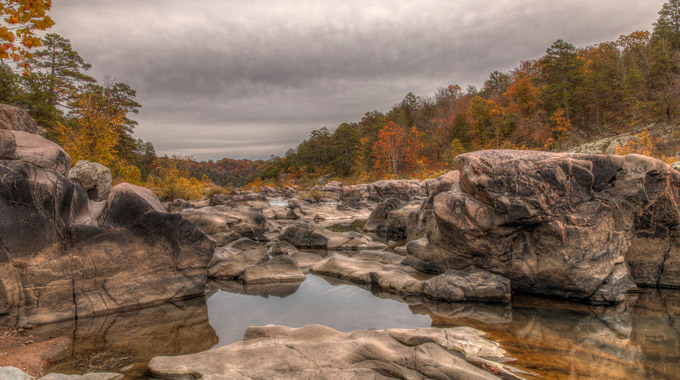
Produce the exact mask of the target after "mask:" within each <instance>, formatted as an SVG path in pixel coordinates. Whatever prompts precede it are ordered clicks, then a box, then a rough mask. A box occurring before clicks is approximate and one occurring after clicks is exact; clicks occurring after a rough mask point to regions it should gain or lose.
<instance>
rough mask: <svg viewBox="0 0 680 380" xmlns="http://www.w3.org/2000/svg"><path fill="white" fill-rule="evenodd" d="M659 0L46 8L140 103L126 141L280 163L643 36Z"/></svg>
mask: <svg viewBox="0 0 680 380" xmlns="http://www.w3.org/2000/svg"><path fill="white" fill-rule="evenodd" d="M663 3H664V0H597V1H593V0H561V1H554V0H493V1H489V0H487V1H480V0H248V1H235V0H234V1H232V0H195V1H186V0H183V1H176V0H163V1H160V0H143V1H140V0H116V1H111V0H55V1H53V8H52V17H53V18H54V20H55V22H56V25H55V26H54V27H53V28H52V29H51V31H52V32H55V33H59V34H61V35H62V36H64V37H66V38H68V39H70V40H71V43H72V45H73V47H74V48H75V49H76V50H77V51H78V52H79V53H80V54H81V55H82V56H83V57H84V58H85V60H86V61H88V62H90V63H92V65H93V68H92V70H91V74H93V75H94V76H95V77H97V78H98V79H103V77H104V76H105V75H109V76H112V77H113V78H114V79H115V80H116V81H119V82H126V83H128V84H130V85H131V86H132V87H133V88H134V89H136V90H137V100H138V101H139V102H140V103H141V104H142V109H141V111H140V114H139V115H137V117H136V120H138V121H139V126H138V127H137V129H136V133H135V136H136V137H140V138H143V139H145V140H147V141H151V142H153V144H154V145H155V147H156V150H157V152H158V153H159V154H172V153H181V154H191V155H193V156H194V157H196V158H197V159H210V158H213V159H218V158H222V157H231V158H251V159H253V158H268V157H269V156H270V155H272V154H277V155H281V154H283V153H284V152H285V151H286V150H287V149H288V148H289V147H292V146H295V145H296V144H297V143H299V142H300V141H301V140H302V139H304V138H306V137H307V135H308V134H309V132H310V131H311V130H313V129H316V128H320V127H323V126H327V127H329V128H334V127H336V126H337V125H339V124H340V123H342V122H344V121H358V120H360V119H361V116H362V115H363V114H364V113H365V112H367V111H371V110H379V111H387V110H388V109H389V108H390V107H391V106H392V105H394V104H396V103H397V102H399V101H400V100H401V99H402V98H403V97H404V95H406V94H407V93H408V92H409V91H412V92H414V93H415V94H416V95H426V96H429V95H432V94H433V93H434V92H435V90H436V89H437V88H440V87H445V86H447V85H449V84H454V83H457V84H460V85H461V86H462V87H463V88H465V87H466V86H467V85H477V86H478V87H479V86H480V85H481V84H482V83H483V82H484V80H485V79H486V78H487V77H488V74H489V73H490V72H492V71H494V70H500V71H506V70H509V69H512V68H513V67H515V66H516V65H517V64H518V63H519V61H520V60H526V59H533V58H538V57H540V56H541V55H542V54H543V53H544V52H545V49H546V48H547V47H548V46H549V45H550V44H551V43H552V42H554V41H555V40H557V39H559V38H562V39H564V40H566V41H568V42H571V43H572V44H574V45H576V46H584V45H589V44H593V43H596V42H601V41H607V40H613V39H615V38H616V37H617V36H618V35H620V34H624V33H626V34H627V33H630V32H632V31H635V30H640V29H645V30H648V29H651V24H652V22H654V20H655V19H656V17H657V12H658V10H659V9H660V8H661V6H662V4H663Z"/></svg>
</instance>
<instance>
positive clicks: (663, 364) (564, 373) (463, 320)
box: [417, 289, 680, 379]
mask: <svg viewBox="0 0 680 380" xmlns="http://www.w3.org/2000/svg"><path fill="white" fill-rule="evenodd" d="M679 307H680V293H679V292H678V291H670V290H661V291H659V290H651V289H645V290H643V292H642V293H641V294H637V295H631V297H630V299H629V300H628V302H627V303H626V304H623V305H620V306H617V307H609V308H608V307H593V306H588V305H583V304H578V303H571V302H564V301H554V300H547V299H542V298H534V297H527V296H518V297H515V298H514V300H513V303H512V315H511V318H509V319H508V320H506V321H504V322H501V321H485V320H481V319H480V318H478V317H477V316H476V315H465V316H463V315H460V314H454V315H445V314H442V313H440V312H439V311H438V310H432V309H430V308H428V307H427V306H426V305H423V306H422V307H418V308H417V309H418V312H421V313H425V314H428V315H430V316H431V317H432V325H433V326H437V327H452V326H460V325H465V326H472V327H475V328H479V329H481V330H484V331H486V332H488V333H489V337H490V338H491V339H492V340H496V341H498V342H499V343H501V345H502V346H503V348H505V349H506V350H508V351H509V352H510V353H511V355H512V356H514V357H516V358H517V359H518V361H517V363H515V364H514V365H515V366H517V367H519V368H523V369H527V370H530V371H533V372H536V373H538V374H540V375H542V376H543V377H544V378H549V379H671V378H677V377H678V373H680V372H679V371H680V330H678V317H680V313H679V311H680V309H679Z"/></svg>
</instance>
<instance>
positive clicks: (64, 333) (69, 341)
mask: <svg viewBox="0 0 680 380" xmlns="http://www.w3.org/2000/svg"><path fill="white" fill-rule="evenodd" d="M312 323H319V324H324V325H327V326H330V327H332V328H335V329H337V330H340V331H352V330H356V329H366V328H380V329H382V328H419V327H429V326H434V327H442V328H445V327H453V326H471V327H475V328H478V329H480V330H483V331H486V332H487V333H488V336H489V338H490V339H492V340H496V341H498V342H500V343H501V344H502V346H503V347H504V348H505V349H506V350H507V351H508V352H509V353H510V355H511V356H513V357H515V358H517V359H518V360H517V361H516V362H514V363H512V365H514V366H516V367H519V368H522V369H526V370H530V371H533V372H535V373H538V374H540V375H541V377H542V378H545V379H673V378H679V377H680V375H679V374H680V291H673V290H663V291H659V290H645V289H643V290H642V292H641V293H639V294H632V295H631V296H630V297H629V300H628V302H627V303H626V304H624V305H620V306H617V307H594V306H588V305H582V304H578V303H572V302H564V301H554V300H548V299H541V298H535V297H528V296H516V297H515V298H514V299H513V303H512V305H508V306H503V305H489V304H476V303H465V304H450V303H438V302H434V301H431V300H427V299H422V298H408V299H402V298H399V297H393V296H390V295H386V294H380V293H377V292H371V290H370V289H364V288H361V287H358V286H355V285H351V284H348V283H345V282H342V281H339V280H337V279H331V278H325V277H319V276H314V275H308V276H307V279H306V281H304V282H302V283H301V284H285V285H277V286H254V287H253V286H249V287H244V286H243V285H242V284H240V283H238V282H233V281H228V282H213V283H211V286H210V290H209V292H208V293H207V294H206V297H199V298H194V299H190V300H186V301H182V302H177V303H173V304H165V305H161V306H157V307H152V308H145V309H141V310H136V311H132V312H127V313H119V314H113V315H108V316H100V317H96V318H84V319H79V320H77V321H73V322H68V323H63V324H57V325H48V326H41V327H38V328H35V329H33V330H32V334H33V335H34V336H36V337H37V338H38V339H55V340H59V339H61V341H62V342H63V349H62V350H60V351H59V352H55V355H54V357H52V358H50V364H49V366H48V368H47V369H48V371H54V372H62V373H84V372H92V371H112V372H122V373H125V374H126V375H127V376H128V377H129V378H140V377H144V374H145V370H146V363H147V362H148V361H149V360H150V359H151V358H152V357H154V356H158V355H180V354H188V353H193V352H198V351H202V350H206V349H209V348H211V347H215V346H222V345H227V344H230V343H233V342H236V341H239V340H241V339H242V337H243V333H244V331H245V329H246V328H247V327H248V326H254V325H267V324H281V325H287V326H292V327H299V326H303V325H307V324H312Z"/></svg>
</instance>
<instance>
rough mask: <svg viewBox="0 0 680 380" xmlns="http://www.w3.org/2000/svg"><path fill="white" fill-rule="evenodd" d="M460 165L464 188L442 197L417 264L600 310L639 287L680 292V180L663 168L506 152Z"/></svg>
mask: <svg viewBox="0 0 680 380" xmlns="http://www.w3.org/2000/svg"><path fill="white" fill-rule="evenodd" d="M456 166H457V168H458V169H459V170H460V182H459V189H458V188H456V189H453V191H449V192H444V193H441V194H439V195H437V196H436V197H435V198H434V203H433V211H434V217H435V222H436V223H434V225H433V226H432V228H431V230H430V231H429V233H428V238H429V241H427V242H425V243H423V242H420V243H419V244H418V245H414V246H413V247H411V248H413V249H410V250H409V253H410V254H411V255H412V256H413V257H414V259H416V261H417V260H420V261H422V262H426V263H428V265H430V266H431V267H433V268H434V267H436V266H439V268H440V269H443V268H462V267H466V266H469V265H474V266H477V267H479V268H483V269H486V270H489V271H492V272H494V273H499V274H502V275H503V276H506V277H508V278H509V279H510V280H511V281H512V286H513V289H514V290H519V291H522V292H528V293H534V294H542V295H549V296H558V297H565V298H571V299H580V300H586V301H589V302H593V303H618V302H621V301H622V300H623V297H624V295H625V293H626V292H627V291H628V290H630V289H632V288H634V287H635V285H634V282H635V283H638V284H640V285H645V286H678V285H679V284H680V279H679V278H678V270H677V266H676V264H674V263H676V262H677V257H678V255H679V254H680V251H678V250H677V248H675V247H677V246H678V243H677V226H678V224H680V216H679V211H678V203H679V201H680V194H679V186H680V173H678V172H677V171H675V170H672V169H671V168H670V167H669V166H668V165H666V164H664V163H662V162H661V161H658V160H655V159H652V158H648V157H644V156H639V155H627V156H624V157H621V156H602V155H581V154H559V153H545V152H531V151H503V150H499V151H482V152H474V153H468V154H464V155H461V156H459V157H458V158H457V159H456ZM424 256H429V257H424ZM633 281H634V282H633Z"/></svg>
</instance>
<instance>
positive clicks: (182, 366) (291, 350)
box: [149, 325, 519, 380]
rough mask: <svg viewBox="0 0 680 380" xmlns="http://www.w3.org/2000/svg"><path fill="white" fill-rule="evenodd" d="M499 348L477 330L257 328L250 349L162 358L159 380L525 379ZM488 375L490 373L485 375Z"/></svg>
mask: <svg viewBox="0 0 680 380" xmlns="http://www.w3.org/2000/svg"><path fill="white" fill-rule="evenodd" d="M507 360H508V358H507V354H506V352H505V351H504V350H503V349H502V348H501V347H500V345H499V344H498V343H495V342H493V341H490V340H487V339H485V338H484V333H482V332H481V331H479V330H475V329H472V328H469V327H456V328H448V329H438V328H422V329H417V330H401V329H394V330H358V331H354V332H351V333H343V332H339V331H336V330H333V329H331V328H329V327H326V326H321V325H309V326H305V327H301V328H290V327H284V326H264V327H249V328H248V329H247V330H246V332H245V337H244V340H243V341H242V342H237V343H234V344H231V345H228V346H224V347H219V348H215V349H212V350H209V351H205V352H200V353H197V354H193V355H185V356H179V357H164V356H159V357H155V358H153V359H152V360H151V362H150V363H149V373H150V374H151V375H152V376H154V377H159V378H175V379H177V378H189V377H192V378H202V379H205V380H217V379H378V378H386V377H387V376H389V377H390V378H400V379H423V378H428V379H498V378H499V377H497V376H496V375H494V373H495V374H500V375H502V376H503V377H504V378H508V379H518V378H519V377H518V376H517V375H515V374H513V370H515V369H513V368H511V367H509V366H507V365H505V364H502V363H503V362H506V361H507ZM482 368H484V369H482Z"/></svg>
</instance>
